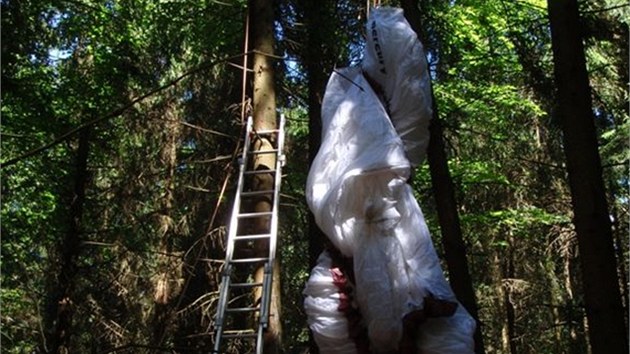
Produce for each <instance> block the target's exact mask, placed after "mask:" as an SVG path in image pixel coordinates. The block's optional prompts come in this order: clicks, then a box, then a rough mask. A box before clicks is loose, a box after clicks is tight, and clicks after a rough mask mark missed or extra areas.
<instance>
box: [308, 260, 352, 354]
mask: <svg viewBox="0 0 630 354" xmlns="http://www.w3.org/2000/svg"><path fill="white" fill-rule="evenodd" d="M331 268H332V259H331V258H330V255H329V254H328V252H326V251H324V252H322V254H321V255H320V256H319V258H318V259H317V265H316V266H315V267H314V268H313V270H312V271H311V276H310V277H309V279H308V281H307V282H306V287H305V288H304V292H303V294H304V296H305V298H304V311H305V312H306V315H307V321H308V325H309V327H310V328H311V330H312V331H313V337H314V339H315V342H316V343H317V346H318V347H319V350H320V352H321V353H323V354H325V353H336V354H355V353H356V352H357V348H356V346H355V344H354V342H353V341H352V339H351V338H350V334H349V329H348V328H349V327H348V320H347V319H346V317H345V316H344V313H343V312H341V311H339V304H340V302H341V299H340V296H341V295H340V293H339V289H338V288H337V286H336V285H335V284H334V279H333V276H332V273H331V271H330V270H331Z"/></svg>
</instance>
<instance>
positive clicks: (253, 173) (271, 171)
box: [243, 170, 276, 175]
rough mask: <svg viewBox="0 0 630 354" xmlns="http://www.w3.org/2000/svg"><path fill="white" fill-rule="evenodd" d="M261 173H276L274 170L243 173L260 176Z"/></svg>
mask: <svg viewBox="0 0 630 354" xmlns="http://www.w3.org/2000/svg"><path fill="white" fill-rule="evenodd" d="M263 173H276V170H255V171H245V172H243V174H244V175H261V174H263Z"/></svg>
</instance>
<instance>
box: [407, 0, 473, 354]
mask: <svg viewBox="0 0 630 354" xmlns="http://www.w3.org/2000/svg"><path fill="white" fill-rule="evenodd" d="M400 3H401V6H402V8H403V9H404V11H405V17H406V18H407V21H409V24H410V25H411V27H412V28H413V30H414V31H415V32H416V33H417V34H418V38H420V40H421V41H422V39H423V38H422V37H423V33H424V32H423V31H422V24H421V23H420V20H419V19H420V18H421V17H420V11H419V9H418V6H417V1H416V0H401V1H400ZM429 130H430V141H429V148H428V151H427V158H428V161H429V168H430V172H431V181H432V183H433V193H434V195H435V202H436V206H437V212H438V219H439V222H440V227H441V229H442V245H443V247H444V257H445V259H446V264H447V267H448V273H449V277H450V284H451V286H452V288H453V291H454V292H455V296H457V299H458V300H459V301H460V302H461V303H462V305H463V306H464V307H465V308H466V310H467V311H468V312H469V313H470V314H471V315H472V316H473V318H475V320H476V321H477V330H476V331H475V353H477V354H480V353H484V352H485V350H484V346H483V338H482V335H481V329H480V326H479V316H478V312H477V301H476V299H475V291H474V288H473V284H472V279H471V277H470V271H469V269H468V261H467V258H466V246H465V244H464V240H463V238H462V230H461V226H460V222H459V214H458V212H457V202H456V200H455V188H454V187H453V180H452V178H451V175H450V172H449V169H448V159H447V156H446V152H445V146H444V138H443V136H444V131H443V128H442V122H441V121H440V118H439V114H438V107H437V104H436V103H435V99H433V117H432V119H431V125H430V128H429Z"/></svg>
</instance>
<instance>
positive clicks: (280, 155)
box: [269, 114, 285, 274]
mask: <svg viewBox="0 0 630 354" xmlns="http://www.w3.org/2000/svg"><path fill="white" fill-rule="evenodd" d="M284 124H285V119H284V114H281V115H280V126H279V127H278V149H277V150H278V152H277V155H276V172H275V178H274V184H275V185H274V191H273V194H274V195H273V207H272V208H273V209H272V210H273V215H272V216H271V230H270V231H271V232H270V233H271V239H270V240H269V259H270V263H271V264H270V265H271V266H272V267H273V261H274V260H275V258H276V247H277V243H278V215H279V213H280V188H281V186H282V165H283V164H284V152H283V151H284ZM272 274H273V273H272Z"/></svg>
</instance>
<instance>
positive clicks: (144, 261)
mask: <svg viewBox="0 0 630 354" xmlns="http://www.w3.org/2000/svg"><path fill="white" fill-rule="evenodd" d="M381 3H382V5H391V6H400V4H399V3H398V2H394V1H381ZM414 4H416V6H417V7H418V9H419V10H420V11H419V14H420V15H419V16H420V18H418V21H419V23H421V24H422V33H421V37H422V38H423V39H424V46H425V50H426V51H427V57H428V59H429V65H430V70H431V77H432V80H433V83H432V84H433V90H434V95H435V99H436V106H437V107H438V112H439V118H440V120H441V122H442V125H443V128H444V133H443V134H444V135H443V138H444V142H445V145H444V152H445V154H446V158H447V162H448V168H449V170H450V175H451V176H452V182H453V186H454V192H455V201H456V204H457V212H458V213H459V216H460V219H461V229H462V235H463V240H464V243H465V246H466V255H467V260H468V264H469V268H470V274H471V277H472V286H473V289H474V292H475V296H476V299H477V306H478V310H479V320H480V323H481V332H482V335H483V339H484V344H485V351H486V352H487V353H509V354H516V353H519V352H522V353H527V352H539V353H559V352H566V353H585V352H588V348H589V346H590V343H589V340H588V336H587V334H588V331H589V327H588V324H587V323H586V313H585V302H584V291H583V280H582V270H581V268H580V267H579V264H580V263H579V262H580V260H581V259H582V258H581V254H580V252H579V251H578V247H577V238H576V230H575V228H574V226H573V224H572V220H573V216H574V210H573V207H572V205H571V191H570V189H569V184H568V179H567V173H568V170H567V161H566V158H565V155H564V149H565V148H567V146H566V145H565V143H564V142H563V130H562V125H561V122H560V118H559V115H558V102H559V101H558V96H557V94H556V91H555V88H556V86H557V84H558V82H556V81H555V80H556V79H555V77H554V71H553V70H554V62H553V52H552V42H551V27H550V22H549V18H548V9H547V2H545V1H542V0H521V1H507V0H484V1H480V0H456V1H433V0H418V1H415V2H414ZM579 5H580V8H579V12H580V17H579V20H580V29H579V32H580V35H581V36H582V38H583V44H584V53H585V58H586V67H587V70H588V80H589V83H590V89H591V91H590V92H591V99H592V119H593V120H594V124H595V127H596V139H597V150H598V152H599V155H600V157H601V163H602V171H601V177H602V180H603V181H604V184H605V188H606V190H605V193H606V195H605V197H606V200H607V203H608V206H609V208H608V209H609V210H608V214H609V218H610V220H611V225H612V238H613V242H614V245H613V247H614V248H613V249H614V252H615V254H614V257H615V259H614V260H613V263H616V264H617V266H618V267H617V270H618V272H617V273H618V274H617V276H618V279H619V282H618V283H619V289H620V293H621V298H622V304H623V306H624V307H625V311H624V314H625V317H626V318H625V320H626V323H627V320H628V319H627V313H628V311H627V309H628V274H627V269H628V244H629V238H628V233H627V230H628V227H629V225H628V221H629V218H628V217H629V215H630V210H629V205H628V200H629V198H630V196H629V195H628V187H629V180H628V173H629V172H630V171H628V153H627V149H628V147H627V144H628V128H629V112H628V105H627V102H628V89H627V83H628V82H629V81H630V79H629V78H628V72H629V70H628V60H627V59H628V55H629V54H628V48H629V46H628V43H629V39H628V28H629V26H630V6H628V4H627V2H626V1H622V0H602V1H582V2H580V3H579ZM1 6H2V7H1V9H2V13H1V18H2V44H1V46H2V52H1V53H2V71H1V85H2V87H1V89H2V90H1V91H2V92H1V95H2V108H1V115H2V116H1V118H2V124H1V128H0V137H1V143H0V144H1V145H0V146H1V148H2V157H1V161H0V164H1V170H0V174H1V181H0V184H1V186H0V187H1V193H2V206H1V214H0V217H1V221H2V222H1V235H2V238H1V242H2V243H1V258H0V261H1V267H2V269H1V270H2V272H1V275H0V281H1V286H0V300H1V301H2V318H1V321H2V328H1V330H0V341H1V344H2V348H3V350H4V351H6V352H7V353H23V352H53V351H55V352H56V351H57V350H58V349H59V348H60V347H65V348H67V349H68V351H69V352H76V353H82V352H94V353H116V352H128V353H132V352H133V353H138V352H147V353H154V352H177V353H188V352H190V353H196V352H207V351H208V349H207V348H211V347H212V341H213V337H212V320H213V316H214V314H215V312H216V306H217V299H218V285H219V282H220V275H221V273H220V270H221V265H222V262H223V257H224V247H225V235H226V225H227V220H228V218H229V210H230V206H231V201H232V198H233V195H234V189H235V183H236V181H235V175H236V159H237V154H238V152H239V149H240V148H241V144H240V143H239V139H240V138H241V135H242V128H243V117H242V114H241V113H242V111H244V112H250V113H251V106H252V100H251V99H252V98H253V97H254V94H253V92H252V83H251V82H249V81H248V82H246V85H244V86H243V82H242V80H243V78H242V75H243V72H244V71H243V67H242V66H243V64H244V60H243V59H244V58H245V57H246V56H247V57H249V62H248V64H249V66H251V64H252V57H253V54H254V53H253V52H251V51H249V50H248V49H247V48H246V47H245V39H246V33H247V28H246V23H247V13H248V2H247V1H245V0H223V1H217V0H181V1H159V2H157V1H152V0H136V1H129V0H118V1H115V0H107V1H96V0H19V1H18V0H2V2H1ZM274 6H275V8H274V11H275V12H274V19H275V22H274V26H273V32H274V37H275V47H274V53H275V54H274V55H273V57H270V58H269V61H270V63H271V65H272V68H273V71H274V74H275V78H274V83H275V87H276V90H275V91H276V102H277V107H278V110H279V111H282V112H284V113H285V114H286V116H287V124H288V126H287V135H288V137H287V139H288V141H287V146H286V154H287V163H286V166H285V168H284V172H285V174H286V177H285V178H284V181H283V186H282V200H281V210H280V212H281V219H280V241H279V242H280V243H279V253H280V256H279V258H280V264H281V272H282V276H281V278H282V311H281V313H282V324H283V325H282V327H283V332H284V334H283V350H284V352H286V353H298V352H302V350H304V348H307V347H308V346H309V334H308V327H307V324H306V319H305V315H304V312H303V309H302V305H301V302H302V294H301V292H302V289H303V287H304V283H305V281H306V279H307V277H308V274H309V272H310V267H311V265H312V264H309V257H307V255H308V254H309V252H311V254H312V253H313V252H314V251H313V250H314V249H315V248H317V247H321V245H319V244H320V243H321V240H319V241H317V240H316V239H314V238H312V237H313V236H312V233H310V232H309V212H308V208H307V207H306V203H305V200H304V186H305V179H306V174H307V172H308V164H309V157H310V158H312V156H313V155H314V153H316V151H317V145H316V144H317V139H318V136H319V134H320V133H321V132H320V131H319V129H321V127H320V126H319V125H318V121H317V120H318V117H319V111H318V109H319V108H318V105H319V104H320V103H321V97H322V95H323V90H324V87H325V83H326V79H327V77H328V75H329V74H330V73H331V72H332V71H333V70H335V68H337V67H342V66H348V65H356V64H357V63H358V62H359V61H360V60H361V50H362V47H363V43H364V40H363V37H362V35H363V33H364V29H363V26H364V24H365V17H366V16H367V13H368V12H369V11H368V9H366V2H365V1H354V0H326V1H320V2H313V1H308V0H278V1H275V2H274ZM250 48H251V46H250ZM249 77H250V78H251V75H250V76H249ZM243 88H245V93H243V92H242V89H243ZM243 98H244V99H243ZM309 137H310V139H309ZM313 137H315V138H313ZM412 183H413V187H414V191H415V193H416V197H417V199H418V200H419V202H420V205H421V206H422V208H423V211H424V214H425V217H426V218H427V222H428V224H429V227H430V229H431V232H432V236H433V239H434V243H435V245H436V248H437V249H438V253H440V255H444V252H446V250H444V249H443V248H442V246H441V242H440V241H441V237H442V236H441V230H440V227H439V222H438V214H437V209H436V200H435V197H434V195H433V194H432V188H433V187H434V184H435V183H439V181H437V182H436V181H434V182H431V178H430V171H429V166H428V165H427V164H426V163H425V164H424V165H422V166H420V167H419V168H418V169H417V170H416V172H415V175H414V177H413V179H412ZM318 245H319V246H318ZM317 252H318V251H317ZM317 252H315V254H317ZM311 261H312V259H311ZM444 269H446V266H444ZM64 311H67V312H64ZM60 313H61V314H64V313H67V314H68V316H67V317H64V316H61V315H60ZM626 332H627V331H626ZM233 350H234V352H235V353H238V352H240V349H239V348H238V347H237V348H233Z"/></svg>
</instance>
